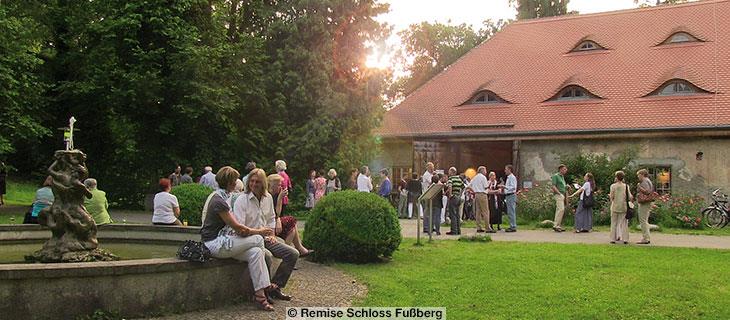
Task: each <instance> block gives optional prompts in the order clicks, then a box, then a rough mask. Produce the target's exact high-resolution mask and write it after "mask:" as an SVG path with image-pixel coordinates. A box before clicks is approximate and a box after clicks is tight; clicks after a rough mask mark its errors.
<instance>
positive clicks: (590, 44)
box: [570, 40, 606, 52]
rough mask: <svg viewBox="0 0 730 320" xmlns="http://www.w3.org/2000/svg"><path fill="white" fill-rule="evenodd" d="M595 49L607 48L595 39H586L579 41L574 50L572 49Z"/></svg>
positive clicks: (579, 50) (576, 50) (577, 50)
mask: <svg viewBox="0 0 730 320" xmlns="http://www.w3.org/2000/svg"><path fill="white" fill-rule="evenodd" d="M593 50H606V48H604V47H602V46H601V45H599V44H598V43H596V42H595V41H591V40H585V41H583V42H581V43H579V44H578V45H577V46H575V48H573V50H570V51H571V52H584V51H593Z"/></svg>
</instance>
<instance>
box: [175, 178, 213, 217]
mask: <svg viewBox="0 0 730 320" xmlns="http://www.w3.org/2000/svg"><path fill="white" fill-rule="evenodd" d="M211 192H213V189H211V188H209V187H208V186H204V185H201V184H197V183H186V184H181V185H179V186H176V187H174V188H172V191H170V193H172V194H174V195H175V196H176V197H177V202H178V203H179V204H180V221H183V220H185V219H187V220H188V225H190V226H200V225H202V224H203V222H202V221H201V219H200V218H201V216H202V214H203V205H204V204H205V200H206V199H208V196H209V195H210V193H211Z"/></svg>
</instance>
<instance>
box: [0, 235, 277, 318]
mask: <svg viewBox="0 0 730 320" xmlns="http://www.w3.org/2000/svg"><path fill="white" fill-rule="evenodd" d="M199 232H200V228H199V227H177V226H144V225H104V226H100V227H99V233H98V236H99V241H100V242H101V243H102V247H103V243H104V242H105V241H110V242H111V241H114V242H120V241H121V242H132V243H151V244H158V243H163V244H172V243H175V244H180V243H181V242H182V241H184V240H187V239H192V240H200V234H199ZM48 237H50V232H49V231H48V230H47V229H44V228H42V227H41V226H39V225H0V246H2V245H3V244H12V243H24V242H40V241H42V240H45V239H48ZM278 265H279V260H278V259H274V260H273V261H272V265H271V268H272V269H275V268H276V267H278ZM252 292H253V285H252V283H251V277H250V274H249V271H248V269H247V266H246V263H244V262H239V261H235V260H232V259H223V260H213V261H210V262H206V263H195V262H188V261H182V260H178V259H176V258H164V259H140V260H122V261H112V262H86V263H55V264H45V263H36V264H27V263H23V264H0V319H77V318H78V317H80V316H87V315H91V314H93V313H94V312H95V311H97V310H103V311H106V312H111V313H113V314H117V315H119V316H121V317H124V318H129V317H146V316H150V315H157V314H171V313H180V312H187V311H193V310H202V309H210V308H216V307H220V306H225V305H229V304H233V303H240V302H243V301H248V300H250V299H251V294H252Z"/></svg>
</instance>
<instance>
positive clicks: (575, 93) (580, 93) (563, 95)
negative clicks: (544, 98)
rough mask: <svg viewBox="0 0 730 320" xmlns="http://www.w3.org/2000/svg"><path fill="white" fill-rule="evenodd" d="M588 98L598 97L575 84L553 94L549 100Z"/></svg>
mask: <svg viewBox="0 0 730 320" xmlns="http://www.w3.org/2000/svg"><path fill="white" fill-rule="evenodd" d="M588 99H600V98H599V97H598V96H596V95H595V94H592V93H590V91H588V90H586V89H585V88H583V87H581V86H577V85H570V86H567V87H565V88H563V89H562V90H560V92H558V94H556V95H555V96H553V97H552V98H550V99H549V100H554V101H565V100H588Z"/></svg>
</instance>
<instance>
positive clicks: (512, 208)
mask: <svg viewBox="0 0 730 320" xmlns="http://www.w3.org/2000/svg"><path fill="white" fill-rule="evenodd" d="M504 200H505V202H507V217H508V218H509V227H510V228H512V229H517V196H516V195H515V194H511V195H508V196H506V197H505V198H504Z"/></svg>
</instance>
